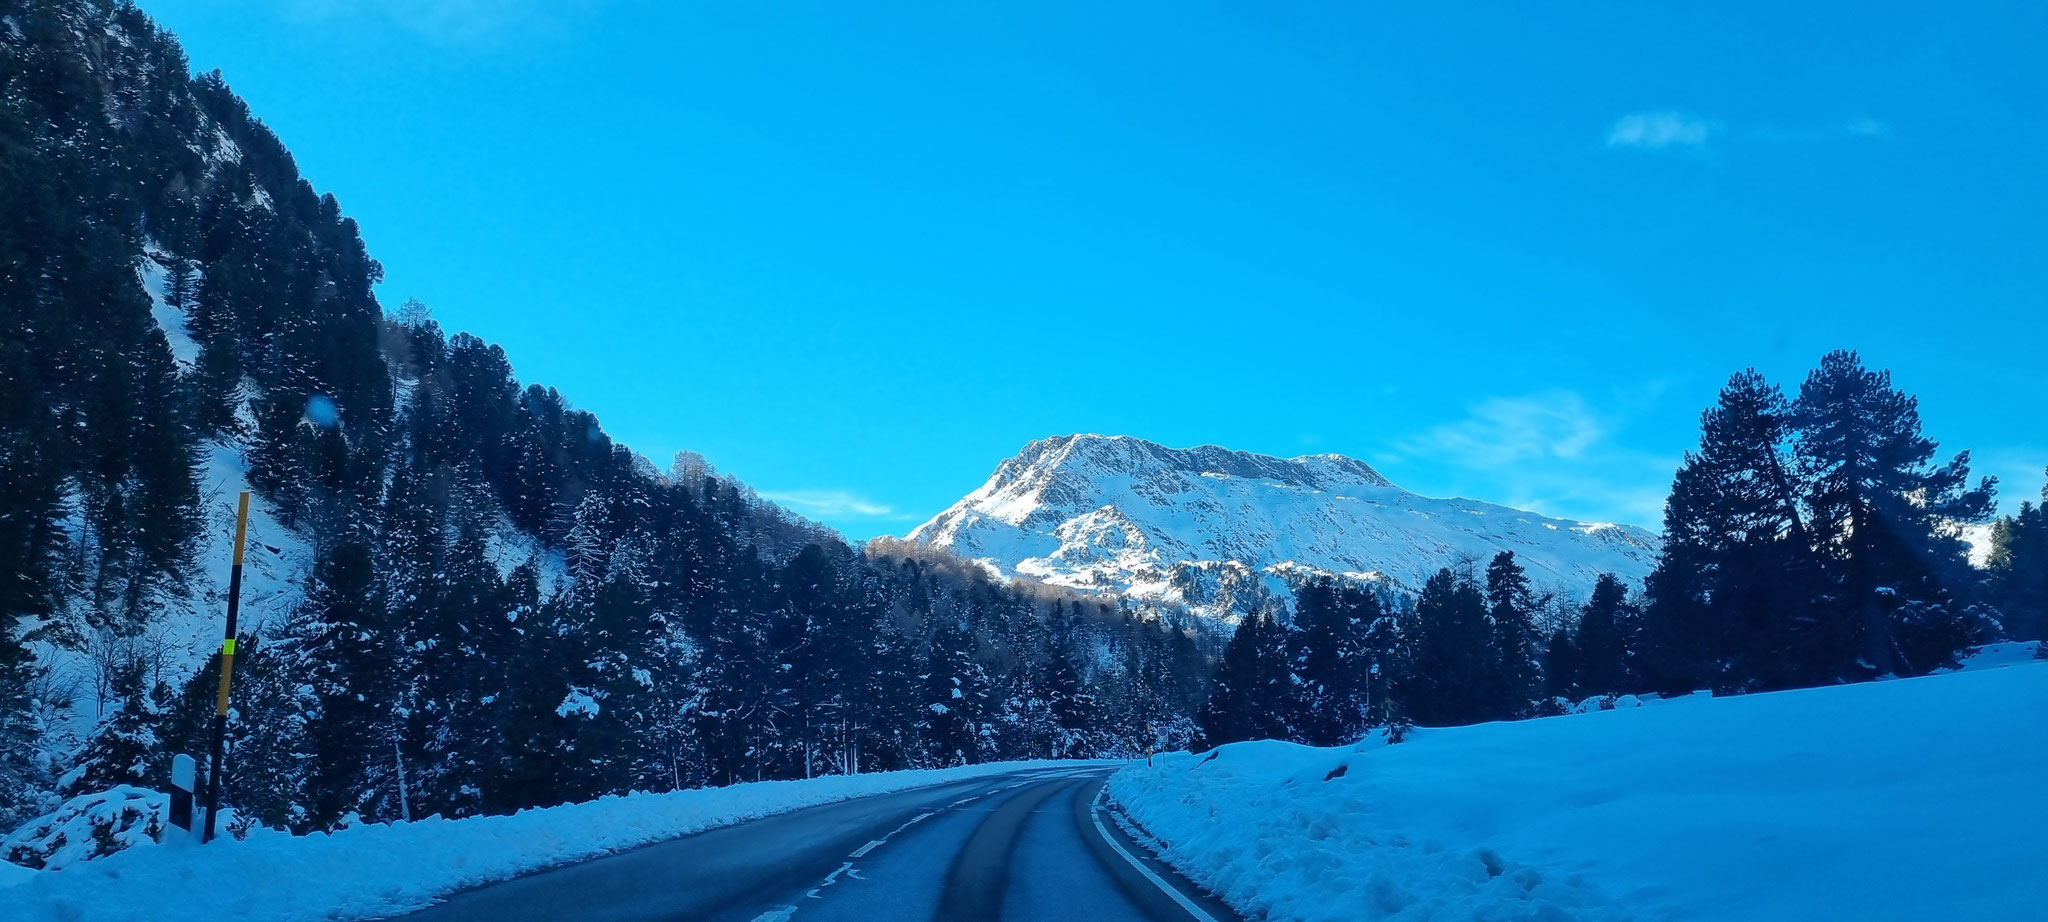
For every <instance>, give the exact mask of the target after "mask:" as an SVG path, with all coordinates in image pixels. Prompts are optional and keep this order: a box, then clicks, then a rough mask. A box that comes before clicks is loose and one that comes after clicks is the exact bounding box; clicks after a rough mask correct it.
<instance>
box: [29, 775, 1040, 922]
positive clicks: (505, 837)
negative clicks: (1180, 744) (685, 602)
mask: <svg viewBox="0 0 2048 922" xmlns="http://www.w3.org/2000/svg"><path fill="white" fill-rule="evenodd" d="M1075 764H1078V763H1074V762H1008V763H995V764H989V765H973V766H968V767H965V768H948V769H937V770H931V771H906V772H888V773H879V774H872V775H853V776H832V777H826V778H813V779H810V780H806V781H763V782H759V783H755V784H740V785H734V786H732V787H727V788H706V789H702V790H695V791H676V792H670V793H663V794H633V795H628V796H624V797H607V798H604V799H601V800H596V801H591V802H589V803H581V804H566V805H563V806H560V807H550V808H547V809H540V810H527V811H523V812H521V813H518V814H515V815H512V816H494V817H478V818H473V819H464V820H443V819H438V818H435V819H426V820H420V821H418V822H413V823H394V824H391V825H388V826H387V825H372V826H360V827H356V828H353V829H346V830H342V831H340V832H337V833H332V834H316V835H310V836H291V835H287V834H284V833H281V832H268V833H265V832H257V833H255V834H252V835H251V836H250V837H249V838H248V839H247V840H244V841H236V840H233V839H227V838H222V839H218V840H216V841H215V842H214V843H213V844H211V845H208V846H205V847H204V848H201V847H199V846H197V845H193V844H191V843H189V842H188V841H172V842H170V843H167V844H165V845H162V846H156V847H141V848H134V849H130V850H128V851H124V852H120V853H118V854H115V855H112V856H109V857H106V858H102V859H99V860H95V861H89V862H85V863H83V864H79V865H75V866H73V867H71V868H68V869H65V870H61V871H29V870H27V869H24V868H18V867H16V866H14V865H9V864H6V863H4V862H0V919H4V920H6V922H31V920H38V922H39V920H64V922H70V920H92V922H121V920H137V922H178V920H186V919H190V920H195V922H196V920H218V919H222V918H238V919H265V920H276V922H288V920H315V919H318V920H330V922H331V920H341V919H362V918H374V917H382V916H387V915H393V914H396V913H399V912H404V911H407V910H410V909H416V908H419V907H421V906H425V905H427V904H428V903H430V902H432V901H433V899H434V898H435V897H437V896H439V895H441V894H445V893H449V892H451V891H455V890H459V889H463V888H466V887H471V886H475V885H477V884H481V883H486V882H489V881H493V880H501V879H504V878H508V877H513V876H515V875H518V874H520V873H523V872H526V871H531V870H534V869H536V868H542V867H547V866H550V865H555V864H562V863H565V862H569V861H574V860H578V859H582V858H590V857H594V856H598V855H604V854H608V853H610V852H616V851H620V850H623V849H627V848H632V847H634V846H638V845H645V844H648V843H650V842H658V841H661V840H663V839H671V838H674V837H676V836H680V835H687V834H689V833H693V832H700V831H703V830H706V829H711V828H715V827H718V826H727V825H731V824H733V823H739V822H744V821H746V820H750V819H755V818H758V817H763V816H768V815H771V814H775V813H784V812H787V811H790V810H795V809H798V808H801V807H808V806H814V805H817V804H823V803H831V802H833V801H839V800H845V799H847V798H851V797H859V796H862V795H866V794H883V793H888V792H891V791H901V790H907V789H909V788H914V787H921V786H924V785H929V784H939V783H942V782H947V781H957V780H961V779H965V778H974V777H979V776H983V775H992V774H1000V773H1003V772H1008V771H1015V770H1018V769H1024V768H1035V767H1064V766H1072V765H1075Z"/></svg>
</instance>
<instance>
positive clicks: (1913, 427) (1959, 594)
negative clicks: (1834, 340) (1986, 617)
mask: <svg viewBox="0 0 2048 922" xmlns="http://www.w3.org/2000/svg"><path fill="white" fill-rule="evenodd" d="M1918 403H1919V402H1918V401H1917V400H1916V399H1915V398H1913V397H1912V396H1910V395H1908V394H1905V393H1904V392H1902V391H1900V390H1898V389H1897V388H1895V387H1893V386H1892V381H1891V373H1890V372H1888V371H1882V370H1880V371H1871V370H1869V369H1866V368H1865V367H1864V366H1863V363H1862V361H1861V360H1860V359H1859V358H1858V357H1857V355H1856V353H1854V352H1850V351H1837V352H1831V353H1828V354H1827V355H1826V356H1824V357H1823V358H1822V359H1821V364H1820V367H1819V368H1817V369H1815V370H1814V371H1813V373H1812V374H1810V375H1808V376H1807V378H1806V381H1805V382H1804V383H1802V384H1801V385H1800V388H1799V400H1798V403H1797V405H1796V406H1795V407H1794V412H1793V421H1794V426H1795V429H1796V433H1797V454H1798V459H1799V473H1800V475H1801V479H1802V481H1803V484H1804V486H1805V504H1806V507H1807V509H1808V510H1809V515H1810V516H1811V526H1812V531H1813V532H1814V536H1815V540H1816V544H1817V547H1818V548H1819V550H1820V552H1821V557H1822V560H1823V561H1824V562H1825V564H1826V567H1827V575H1828V579H1829V583H1830V590H1831V593H1832V595H1833V599H1832V600H1831V601H1832V605H1831V606H1830V608H1832V609H1833V613H1832V616H1833V618H1834V619H1835V621H1836V624H1837V630H1838V631H1839V632H1841V633H1844V634H1849V635H1851V636H1854V637H1855V638H1856V640H1857V641H1858V643H1857V648H1858V652H1859V653H1860V656H1861V661H1860V663H1859V664H1858V667H1859V668H1860V669H1863V670H1868V671H1870V672H1874V673H1877V674H1887V673H1901V674H1912V673H1918V672H1925V671H1927V670H1929V669H1932V668H1935V667H1937V666H1942V665H1946V664H1948V663H1950V662H1952V661H1953V660H1954V658H1955V656H1956V654H1957V653H1958V652H1959V651H1961V649H1962V648H1963V647H1964V646H1966V645H1967V644H1968V643H1970V642H1971V641H1972V640H1973V639H1976V638H1975V637H1974V633H1975V631H1974V627H1973V626H1972V625H1971V624H1970V623H1969V621H1968V619H1967V616H1966V615H1965V613H1964V611H1963V606H1964V605H1965V604H1966V603H1967V602H1969V601H1970V599H1968V598H1966V597H1964V596H1965V595H1966V594H1967V592H1968V589H1969V587H1971V586H1972V585H1973V584H1974V582H1975V580H1974V578H1972V577H1971V576H1970V575H1969V570H1968V561H1967V555H1966V550H1965V546H1964V543H1963V541H1962V539H1961V537H1960V536H1959V535H1958V534H1957V532H1956V529H1955V528H1954V525H1955V524H1956V523H1967V522H1982V521H1984V520H1986V519H1987V518H1989V516H1990V514H1991V510H1992V488H1993V485H1994V484H1995V481H1994V480H1992V479H1990V478H1984V479H1983V480H1981V481H1980V482H1979V483H1978V484H1977V485H1975V486H1971V485H1970V482H1969V480H1970V453H1969V452H1967V451H1965V452H1961V453H1959V454H1957V455H1956V456H1955V457H1954V458H1952V459H1951V460H1950V461H1949V462H1948V463H1947V464H1944V465H1939V466H1935V465H1932V463H1931V462H1932V460H1933V458H1934V455H1935V451H1936V445H1935V442H1934V440H1932V439H1929V438H1927V437H1926V436H1925V435H1923V434H1922V432H1921V428H1920V411H1919V405H1918Z"/></svg>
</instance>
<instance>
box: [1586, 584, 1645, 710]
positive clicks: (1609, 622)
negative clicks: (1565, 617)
mask: <svg viewBox="0 0 2048 922" xmlns="http://www.w3.org/2000/svg"><path fill="white" fill-rule="evenodd" d="M1631 620H1632V619H1631V616H1630V612H1629V604H1628V586H1627V585H1625V584H1623V583H1622V581H1621V580H1619V579H1616V578H1615V576H1614V574H1612V573H1602V574H1600V578H1599V579H1598V580H1596V581H1595V582H1594V583H1593V594H1592V596H1591V597H1589V598H1587V599H1586V604H1585V606H1584V607H1583V608H1581V609H1580V610H1579V625H1578V638H1577V647H1578V657H1577V664H1578V685H1579V688H1580V690H1581V691H1582V692H1584V693H1590V694H1600V695H1617V694H1621V693H1623V692H1627V691H1630V690H1631V688H1630V684H1631V683H1630V680H1629V663H1628V654H1629V644H1628V633H1629V622H1630V621H1631Z"/></svg>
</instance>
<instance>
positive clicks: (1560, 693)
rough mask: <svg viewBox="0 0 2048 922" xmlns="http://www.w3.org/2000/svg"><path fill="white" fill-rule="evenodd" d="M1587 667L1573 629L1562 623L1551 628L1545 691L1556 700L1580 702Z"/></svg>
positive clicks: (1546, 645)
mask: <svg viewBox="0 0 2048 922" xmlns="http://www.w3.org/2000/svg"><path fill="white" fill-rule="evenodd" d="M1584 668H1585V667H1584V663H1583V662H1582V661H1581V655H1580V652H1579V645H1578V642H1577V641H1576V640H1575V639H1574V638H1573V637H1572V632H1571V630H1570V629H1568V628H1566V627H1565V626H1564V625H1562V624H1560V625H1558V626H1557V627H1555V628H1553V629H1551V631H1550V638H1549V639H1548V640H1546V641H1545V642H1544V645H1543V694H1544V695H1545V696H1546V697H1548V698H1550V699H1551V700H1552V701H1553V702H1555V701H1569V702H1577V701H1578V700H1579V693H1580V690H1581V688H1582V683H1583V679H1582V678H1581V675H1582V673H1583V671H1584Z"/></svg>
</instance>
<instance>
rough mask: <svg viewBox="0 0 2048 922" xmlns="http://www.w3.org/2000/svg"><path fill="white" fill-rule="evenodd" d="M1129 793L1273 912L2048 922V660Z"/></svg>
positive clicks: (1717, 701)
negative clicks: (2044, 874) (2046, 875)
mask: <svg viewBox="0 0 2048 922" xmlns="http://www.w3.org/2000/svg"><path fill="white" fill-rule="evenodd" d="M1973 665H1974V664H1973ZM1340 769H1341V771H1342V774H1341V775H1337V776H1336V777H1330V776H1332V775H1334V774H1336V773H1337V772H1338V771H1339V770H1340ZM1326 778H1327V780H1326ZM1110 792H1111V795H1112V796H1113V797H1114V798H1115V799H1116V800H1117V801H1118V802H1119V803H1121V804H1122V805H1123V806H1124V807H1125V808H1126V809H1128V810H1129V812H1130V813H1131V814H1132V815H1133V816H1134V817H1135V818H1136V819H1137V820H1138V821H1139V822H1141V823H1143V824H1144V826H1145V827H1146V828H1147V829H1148V830H1149V831H1151V832H1152V833H1154V834H1155V835H1157V836H1158V837H1159V839H1161V840H1163V842H1164V843H1166V844H1165V846H1164V849H1163V853H1164V857H1165V858H1166V859H1167V860H1168V861H1169V862H1171V863H1172V864H1174V865H1175V866H1176V867H1179V868H1180V869H1181V870H1182V871H1183V872H1184V873H1186V874H1187V875H1188V876H1189V877H1190V878H1192V879H1194V880H1195V881H1197V882H1199V883H1201V884H1203V885H1204V886H1207V887H1209V888H1210V889H1211V890H1213V891H1215V892H1216V893H1217V894H1218V895H1220V896H1222V897H1224V898H1225V899H1226V900H1228V901H1230V902H1231V903H1232V904H1234V905H1236V906H1237V907H1238V908H1240V909H1242V910H1244V911H1245V913H1246V915H1247V916H1252V917H1259V916H1260V915H1261V914H1263V915H1264V917H1266V918H1271V919H1276V920H1277V919H1299V920H1361V919H1387V920H1423V919H1428V920H1437V922H1446V920H1466V919H1471V920H1479V919H1485V920H1519V919H1529V920H1538V919H1540V920H1564V919H1583V920H1606V919H1631V920H1639V919H1665V918H1684V919H1687V920H1700V922H1716V920H1727V922H1737V920H1741V922H1761V920H1787V922H1790V920H1801V922H1808V920H1818V919H1858V920H1898V922H1907V920H1911V922H1923V920H1927V919H1957V920H1966V919H1986V920H1989V919H2020V918H2034V917H2036V916H2038V914H2039V913H2040V911H2041V902H2040V901H2041V892H2040V880H2041V869H2042V868H2043V867H2048V834H2044V830H2048V662H2015V663H2013V664H2012V665H2009V666H2006V667H2005V668H1993V669H1973V670H1970V671H1964V672H1959V673H1952V674H1947V675H1936V676H1928V677H1924V678H1918V679H1903V680H1897V681H1888V682H1872V683H1866V684H1861V685H1849V686H1837V687H1831V688H1821V689H1810V690H1804V691H1792V692H1781V693H1776V694H1765V695H1748V696H1741V697H1731V698H1708V697H1706V696H1693V697H1689V698H1684V699H1678V700H1674V701H1667V702H1657V703H1655V704H1654V705H1653V706H1649V707H1642V708H1633V709H1623V710H1612V711H1598V712H1594V713H1588V714H1578V715H1572V716H1567V717H1556V718H1548V719H1543V720H1532V721H1524V722H1520V723H1503V724H1487V725H1482V726H1477V727H1464V728H1457V729H1444V730H1420V731H1417V732H1416V733H1415V734H1414V735H1413V736H1411V737H1410V738H1409V740H1408V741H1407V742H1404V743H1401V744H1399V745H1394V746H1387V745H1384V744H1382V743H1377V742H1370V743H1366V744H1363V745H1361V746H1357V747H1340V748H1334V749H1314V748H1309V747H1305V746H1296V745H1292V744H1287V743H1272V742H1262V743H1244V744H1239V745H1235V746H1225V747H1223V748H1222V749H1220V750H1218V751H1217V753H1216V758H1215V759H1214V760H1208V756H1207V755H1199V756H1185V755H1177V756H1171V757H1166V758H1163V759H1161V760H1160V761H1159V762H1158V764H1157V765H1155V766H1154V767H1152V768H1149V769H1148V768H1145V767H1143V766H1134V767H1131V768H1127V769H1125V770H1123V771H1122V772H1119V773H1118V774H1117V775H1115V776H1114V777H1113V778H1112V779H1111V781H1110Z"/></svg>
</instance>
